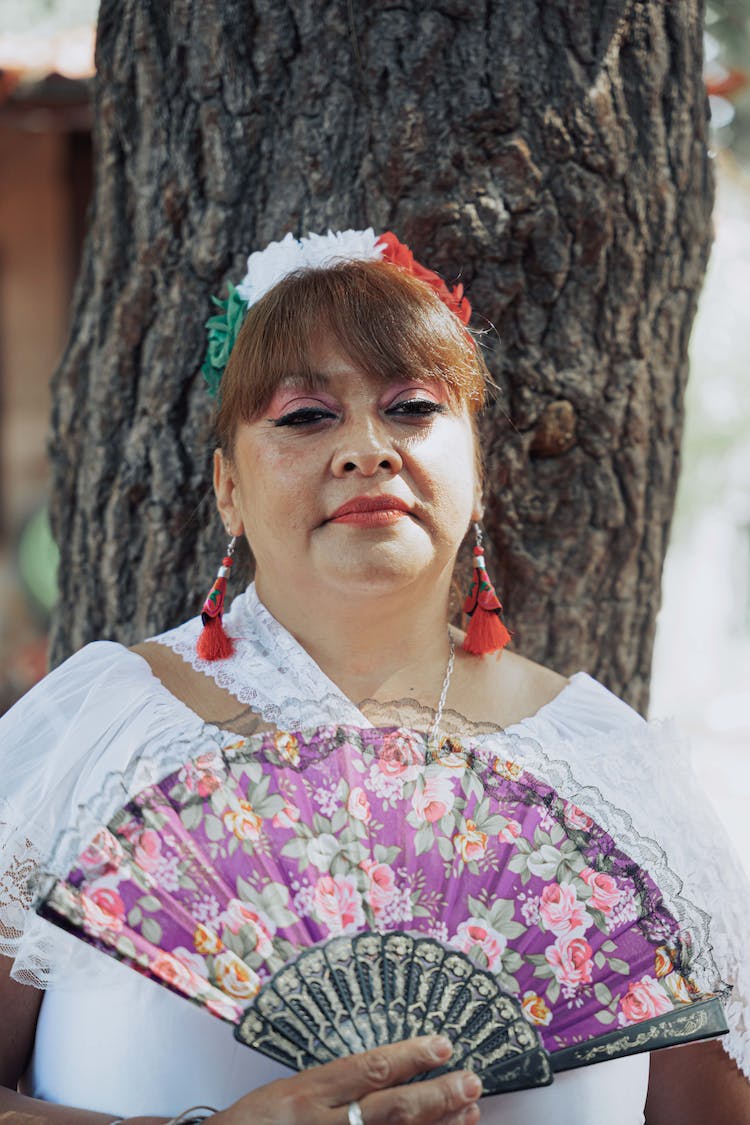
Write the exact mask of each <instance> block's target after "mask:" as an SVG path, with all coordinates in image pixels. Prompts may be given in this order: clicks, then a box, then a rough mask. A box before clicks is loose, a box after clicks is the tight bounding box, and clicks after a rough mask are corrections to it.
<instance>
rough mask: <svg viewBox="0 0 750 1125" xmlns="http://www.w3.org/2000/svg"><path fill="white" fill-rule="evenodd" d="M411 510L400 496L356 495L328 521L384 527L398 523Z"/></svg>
mask: <svg viewBox="0 0 750 1125" xmlns="http://www.w3.org/2000/svg"><path fill="white" fill-rule="evenodd" d="M410 511H411V508H410V507H409V505H408V504H407V503H405V501H403V500H400V499H399V498H398V496H355V497H354V499H353V500H347V501H346V503H345V504H342V505H341V507H340V508H337V509H336V511H335V512H333V513H332V515H330V516H329V517H328V521H327V522H328V523H354V524H359V526H360V527H383V526H385V525H386V524H389V523H396V521H397V520H400V519H403V517H404V516H405V515H407V514H408V513H409V512H410Z"/></svg>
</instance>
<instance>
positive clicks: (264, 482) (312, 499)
mask: <svg viewBox="0 0 750 1125" xmlns="http://www.w3.org/2000/svg"><path fill="white" fill-rule="evenodd" d="M317 494H318V489H317V487H316V484H315V482H314V481H313V480H312V478H311V474H310V468H309V466H306V464H305V460H304V458H303V457H302V456H300V455H299V454H297V453H295V452H294V451H292V450H279V449H268V448H265V449H264V448H258V449H254V450H253V451H252V453H251V454H250V455H249V456H248V458H247V461H246V472H245V473H244V474H243V478H242V506H243V510H244V512H245V516H246V523H247V528H246V530H247V534H248V538H249V539H250V540H251V546H252V538H253V537H262V538H264V539H266V540H272V539H283V538H284V537H285V535H287V534H288V532H289V531H292V530H295V529H296V528H298V527H305V526H307V523H308V522H309V520H310V518H311V516H314V514H315V512H316V511H317V507H316V497H317Z"/></svg>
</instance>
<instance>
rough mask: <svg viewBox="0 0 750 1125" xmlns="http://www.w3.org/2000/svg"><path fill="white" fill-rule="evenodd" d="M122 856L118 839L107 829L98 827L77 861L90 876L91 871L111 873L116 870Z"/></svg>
mask: <svg viewBox="0 0 750 1125" xmlns="http://www.w3.org/2000/svg"><path fill="white" fill-rule="evenodd" d="M123 856H124V853H123V850H122V847H121V846H120V842H119V840H117V838H116V837H115V836H113V835H112V833H111V832H110V831H108V829H106V828H100V829H99V831H98V832H97V834H96V836H94V838H93V840H92V841H91V843H90V844H89V846H88V847H87V848H86V850H85V852H83V854H82V855H81V858H80V859H79V861H78V862H79V863H80V865H81V867H83V868H84V870H85V871H86V872H87V874H88V876H89V878H91V875H92V874H93V873H96V874H97V875H111V874H112V873H113V872H115V871H117V870H118V868H119V867H120V864H121V863H122V860H123Z"/></svg>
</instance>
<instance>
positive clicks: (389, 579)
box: [322, 541, 441, 597]
mask: <svg viewBox="0 0 750 1125" xmlns="http://www.w3.org/2000/svg"><path fill="white" fill-rule="evenodd" d="M409 546H410V548H411V549H407V547H406V545H405V544H403V543H394V542H383V541H381V542H379V543H370V544H364V543H361V544H358V545H356V546H354V547H351V548H350V549H348V550H346V551H343V550H342V551H338V552H335V553H332V554H331V556H330V557H329V558H327V559H326V561H325V563H324V564H323V567H322V573H323V574H325V578H326V582H327V584H333V585H335V586H336V588H337V589H338V590H340V591H341V592H342V593H343V592H348V593H350V594H352V595H357V596H359V595H368V596H370V597H382V596H383V595H387V594H390V593H396V592H397V591H398V590H402V589H404V588H405V587H407V586H409V585H411V583H413V582H418V581H423V580H424V579H425V578H426V577H427V576H428V574H429V573H430V572H432V571H433V570H439V569H441V564H440V563H439V562H438V560H437V559H436V557H435V554H434V552H433V551H432V550H428V549H426V544H425V545H422V544H420V545H419V547H421V549H415V544H413V543H412V544H410V545H409Z"/></svg>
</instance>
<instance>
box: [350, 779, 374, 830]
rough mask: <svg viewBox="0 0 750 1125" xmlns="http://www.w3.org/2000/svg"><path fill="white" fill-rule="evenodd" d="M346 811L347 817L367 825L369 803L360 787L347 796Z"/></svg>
mask: <svg viewBox="0 0 750 1125" xmlns="http://www.w3.org/2000/svg"><path fill="white" fill-rule="evenodd" d="M346 811H347V812H348V813H349V816H353V817H354V819H355V820H361V821H362V822H363V823H364V824H367V822H368V820H369V819H370V802H369V801H368V800H367V797H366V796H365V791H364V789H362V788H361V787H360V786H357V788H356V789H352V791H351V793H350V794H349V799H348V801H347V802H346Z"/></svg>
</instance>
